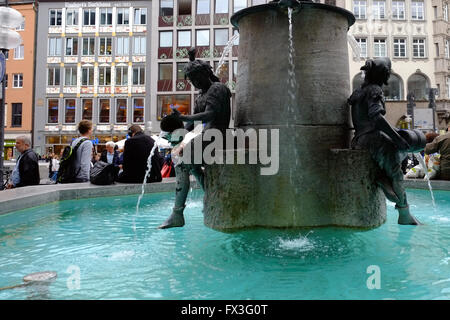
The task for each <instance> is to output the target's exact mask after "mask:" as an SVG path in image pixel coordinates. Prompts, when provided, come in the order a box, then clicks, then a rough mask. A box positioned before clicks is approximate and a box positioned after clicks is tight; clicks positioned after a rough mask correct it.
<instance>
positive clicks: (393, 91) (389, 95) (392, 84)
mask: <svg viewBox="0 0 450 320" xmlns="http://www.w3.org/2000/svg"><path fill="white" fill-rule="evenodd" d="M383 93H384V96H385V97H386V100H402V99H403V86H402V80H401V79H400V77H398V76H397V75H395V74H391V76H390V77H389V80H388V85H387V86H386V85H383Z"/></svg>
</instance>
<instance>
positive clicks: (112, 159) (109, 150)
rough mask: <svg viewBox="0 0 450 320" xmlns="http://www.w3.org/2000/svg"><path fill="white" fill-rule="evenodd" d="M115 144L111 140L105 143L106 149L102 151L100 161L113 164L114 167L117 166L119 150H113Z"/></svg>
mask: <svg viewBox="0 0 450 320" xmlns="http://www.w3.org/2000/svg"><path fill="white" fill-rule="evenodd" d="M115 146H116V144H115V143H114V142H112V141H108V142H107V143H106V150H103V151H102V154H101V156H100V161H103V162H106V163H109V164H111V163H112V164H113V165H114V167H119V151H117V150H115Z"/></svg>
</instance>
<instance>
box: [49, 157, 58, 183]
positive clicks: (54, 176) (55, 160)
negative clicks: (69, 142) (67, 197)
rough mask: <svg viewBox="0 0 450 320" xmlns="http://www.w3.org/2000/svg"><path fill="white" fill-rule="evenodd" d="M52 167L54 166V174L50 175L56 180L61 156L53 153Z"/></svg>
mask: <svg viewBox="0 0 450 320" xmlns="http://www.w3.org/2000/svg"><path fill="white" fill-rule="evenodd" d="M50 163H51V168H52V175H51V177H50V179H51V180H53V181H56V179H57V177H58V170H59V158H58V156H57V155H56V154H53V156H52V161H51V162H50Z"/></svg>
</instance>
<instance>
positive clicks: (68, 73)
mask: <svg viewBox="0 0 450 320" xmlns="http://www.w3.org/2000/svg"><path fill="white" fill-rule="evenodd" d="M64 85H66V86H76V85H77V67H68V68H64Z"/></svg>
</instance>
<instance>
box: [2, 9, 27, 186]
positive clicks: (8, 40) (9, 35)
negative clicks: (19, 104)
mask: <svg viewBox="0 0 450 320" xmlns="http://www.w3.org/2000/svg"><path fill="white" fill-rule="evenodd" d="M6 5H8V1H6ZM23 22H24V19H23V17H22V14H21V13H20V12H19V11H17V10H15V9H12V8H8V7H0V81H1V82H2V103H1V104H0V182H1V183H0V190H3V159H4V155H3V152H4V149H5V128H4V126H5V79H4V78H5V77H4V75H5V72H6V61H5V60H6V58H5V53H6V52H8V50H9V49H12V48H16V47H17V46H19V45H20V44H21V43H22V38H21V37H20V34H19V33H18V32H16V31H14V30H11V29H14V28H17V27H19V26H20V25H21V24H22V23H23Z"/></svg>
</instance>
